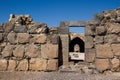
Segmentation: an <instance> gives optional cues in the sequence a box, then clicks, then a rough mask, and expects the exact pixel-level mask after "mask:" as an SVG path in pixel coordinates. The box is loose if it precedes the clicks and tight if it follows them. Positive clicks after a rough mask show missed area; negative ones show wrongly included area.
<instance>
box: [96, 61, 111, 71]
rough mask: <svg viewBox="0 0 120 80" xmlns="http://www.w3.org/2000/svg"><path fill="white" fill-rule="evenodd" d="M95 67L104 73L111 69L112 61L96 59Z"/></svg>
mask: <svg viewBox="0 0 120 80" xmlns="http://www.w3.org/2000/svg"><path fill="white" fill-rule="evenodd" d="M95 67H96V69H97V70H98V71H100V72H102V71H104V70H108V69H110V61H109V59H96V60H95Z"/></svg>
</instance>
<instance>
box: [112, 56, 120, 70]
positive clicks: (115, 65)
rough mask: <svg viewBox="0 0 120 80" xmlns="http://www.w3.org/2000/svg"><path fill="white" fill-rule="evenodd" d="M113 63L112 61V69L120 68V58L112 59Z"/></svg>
mask: <svg viewBox="0 0 120 80" xmlns="http://www.w3.org/2000/svg"><path fill="white" fill-rule="evenodd" d="M111 63H112V70H114V71H116V70H117V69H119V66H120V60H119V59H117V58H113V59H112V60H111Z"/></svg>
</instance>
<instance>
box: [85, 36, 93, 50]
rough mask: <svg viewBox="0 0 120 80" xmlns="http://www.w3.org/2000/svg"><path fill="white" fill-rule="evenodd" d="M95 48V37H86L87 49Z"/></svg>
mask: <svg viewBox="0 0 120 80" xmlns="http://www.w3.org/2000/svg"><path fill="white" fill-rule="evenodd" d="M92 47H93V37H92V36H86V37H85V48H92Z"/></svg>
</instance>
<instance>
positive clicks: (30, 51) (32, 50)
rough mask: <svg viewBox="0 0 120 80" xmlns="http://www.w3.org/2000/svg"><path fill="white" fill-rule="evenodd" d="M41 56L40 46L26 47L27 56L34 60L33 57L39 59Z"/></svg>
mask: <svg viewBox="0 0 120 80" xmlns="http://www.w3.org/2000/svg"><path fill="white" fill-rule="evenodd" d="M39 55H40V49H39V47H38V46H36V45H34V44H31V45H28V46H26V49H25V56H27V57H30V58H33V57H38V56H39Z"/></svg>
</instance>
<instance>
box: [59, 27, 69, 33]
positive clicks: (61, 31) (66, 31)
mask: <svg viewBox="0 0 120 80" xmlns="http://www.w3.org/2000/svg"><path fill="white" fill-rule="evenodd" d="M58 33H59V34H68V33H69V27H58Z"/></svg>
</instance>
